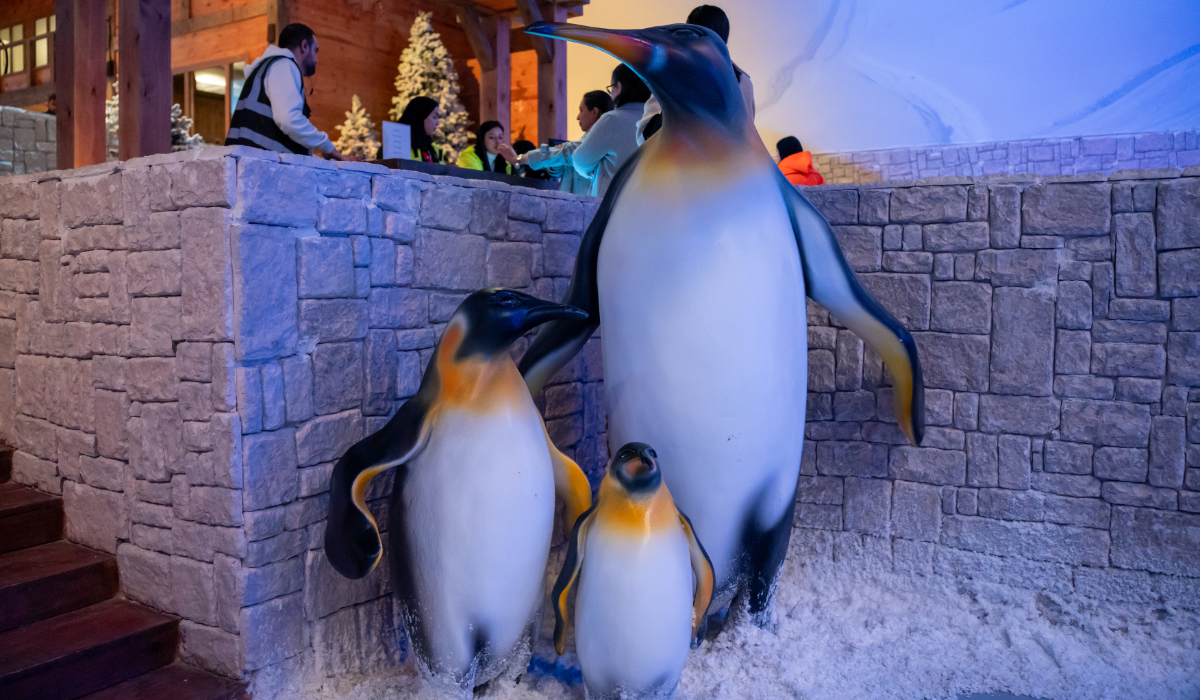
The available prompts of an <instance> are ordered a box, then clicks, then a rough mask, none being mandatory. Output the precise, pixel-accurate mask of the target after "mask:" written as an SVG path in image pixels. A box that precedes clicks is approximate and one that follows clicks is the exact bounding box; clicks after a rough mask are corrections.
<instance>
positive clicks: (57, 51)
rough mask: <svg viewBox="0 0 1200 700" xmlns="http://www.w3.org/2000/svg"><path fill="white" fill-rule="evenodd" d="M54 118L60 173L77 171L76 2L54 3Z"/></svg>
mask: <svg viewBox="0 0 1200 700" xmlns="http://www.w3.org/2000/svg"><path fill="white" fill-rule="evenodd" d="M54 16H55V20H54V22H55V31H54V61H53V63H54V73H53V75H54V92H55V100H56V101H57V103H58V104H57V114H56V115H55V117H54V130H55V140H56V141H57V142H58V143H57V148H58V156H57V164H56V167H57V168H58V169H59V170H70V169H71V168H73V167H75V0H55V3H54Z"/></svg>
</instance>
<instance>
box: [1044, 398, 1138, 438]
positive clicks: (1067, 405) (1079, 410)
mask: <svg viewBox="0 0 1200 700" xmlns="http://www.w3.org/2000/svg"><path fill="white" fill-rule="evenodd" d="M1062 436H1063V438H1064V439H1066V440H1068V441H1072V442H1090V443H1093V444H1096V445H1110V446H1114V447H1145V446H1146V444H1147V443H1148V442H1149V438H1150V408H1149V407H1148V406H1145V405H1139V404H1130V403H1120V402H1115V401H1088V400H1081V399H1067V400H1065V401H1063V407H1062Z"/></svg>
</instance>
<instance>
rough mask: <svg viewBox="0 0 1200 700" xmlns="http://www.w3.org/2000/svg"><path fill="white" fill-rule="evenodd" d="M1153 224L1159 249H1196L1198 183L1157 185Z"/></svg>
mask: <svg viewBox="0 0 1200 700" xmlns="http://www.w3.org/2000/svg"><path fill="white" fill-rule="evenodd" d="M1154 223H1155V228H1156V230H1157V232H1158V248H1159V250H1173V249H1176V248H1197V247H1200V180H1197V179H1195V178H1183V179H1179V180H1172V181H1169V182H1161V183H1159V185H1158V208H1157V209H1156V210H1155V215H1154ZM1193 269H1195V268H1193Z"/></svg>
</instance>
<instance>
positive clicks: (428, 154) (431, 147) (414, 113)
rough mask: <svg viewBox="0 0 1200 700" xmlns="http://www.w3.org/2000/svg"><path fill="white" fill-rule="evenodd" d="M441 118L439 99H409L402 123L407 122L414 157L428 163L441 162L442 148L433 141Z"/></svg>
mask: <svg viewBox="0 0 1200 700" xmlns="http://www.w3.org/2000/svg"><path fill="white" fill-rule="evenodd" d="M440 119H441V115H440V110H439V109H438V103H437V100H435V99H433V98H430V97H425V96H420V97H414V98H412V99H411V100H409V102H408V104H407V105H405V107H404V113H403V114H401V115H400V123H401V124H407V125H408V130H409V134H410V136H409V138H410V140H411V143H412V159H413V160H422V161H425V162H426V163H441V162H442V149H440V148H438V147H437V144H435V143H434V142H433V132H435V131H437V128H438V121H439V120H440Z"/></svg>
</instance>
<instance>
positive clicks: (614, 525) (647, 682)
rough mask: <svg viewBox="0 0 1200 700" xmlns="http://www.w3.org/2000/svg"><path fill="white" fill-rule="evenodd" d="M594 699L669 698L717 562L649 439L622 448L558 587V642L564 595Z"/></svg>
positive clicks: (557, 641) (562, 642)
mask: <svg viewBox="0 0 1200 700" xmlns="http://www.w3.org/2000/svg"><path fill="white" fill-rule="evenodd" d="M576 582H578V587H579V588H578V593H577V594H576V596H575V651H576V653H577V654H578V656H579V666H580V668H581V669H582V670H583V682H584V686H585V687H586V689H587V694H588V697H589V698H592V699H593V700H596V699H599V698H606V699H607V698H613V699H616V698H622V699H623V700H632V699H634V698H671V697H673V696H674V694H675V687H676V686H677V685H679V677H680V675H681V674H682V673H683V665H684V663H685V662H686V661H687V655H688V648H689V647H691V648H696V647H697V646H699V645H700V640H702V639H703V638H704V629H705V624H706V619H707V618H706V616H707V614H708V604H709V602H710V601H711V599H712V592H713V568H712V562H710V561H709V559H708V554H706V553H705V551H704V547H703V546H701V544H700V541H699V540H698V539H696V533H695V531H694V530H693V529H692V523H691V521H690V520H688V517H687V516H686V515H684V514H683V513H682V512H681V511H680V510H679V509H678V508H676V507H675V502H674V501H673V500H672V499H671V492H670V491H668V490H667V487H666V485H665V484H663V481H662V473H661V472H660V471H659V469H658V462H657V455H656V454H655V452H654V450H653V449H652V448H651V447H650V446H649V445H647V444H645V443H640V442H631V443H629V444H627V445H625V446H624V447H622V448H621V449H619V450H617V453H616V455H614V456H613V458H612V461H611V462H609V465H608V474H607V475H606V476H605V477H604V481H603V482H601V484H600V493H599V494H598V495H597V499H596V504H595V505H594V506H592V508H591V509H589V510H588V511H587V512H586V513H584V514H583V516H582V517H580V518H579V521H578V522H576V523H575V529H574V530H573V531H572V534H571V541H570V547H569V549H568V550H567V558H566V561H565V562H564V563H563V569H562V573H561V574H559V577H558V582H557V583H556V584H555V586H554V613H555V618H556V620H555V625H554V647H555V649H556V650H557V651H558V653H559V654H560V655H561V654H562V653H563V652H564V651H565V648H566V632H567V630H566V628H567V623H568V619H567V593H568V591H569V590H570V588H571V586H572V585H574V584H576Z"/></svg>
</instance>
